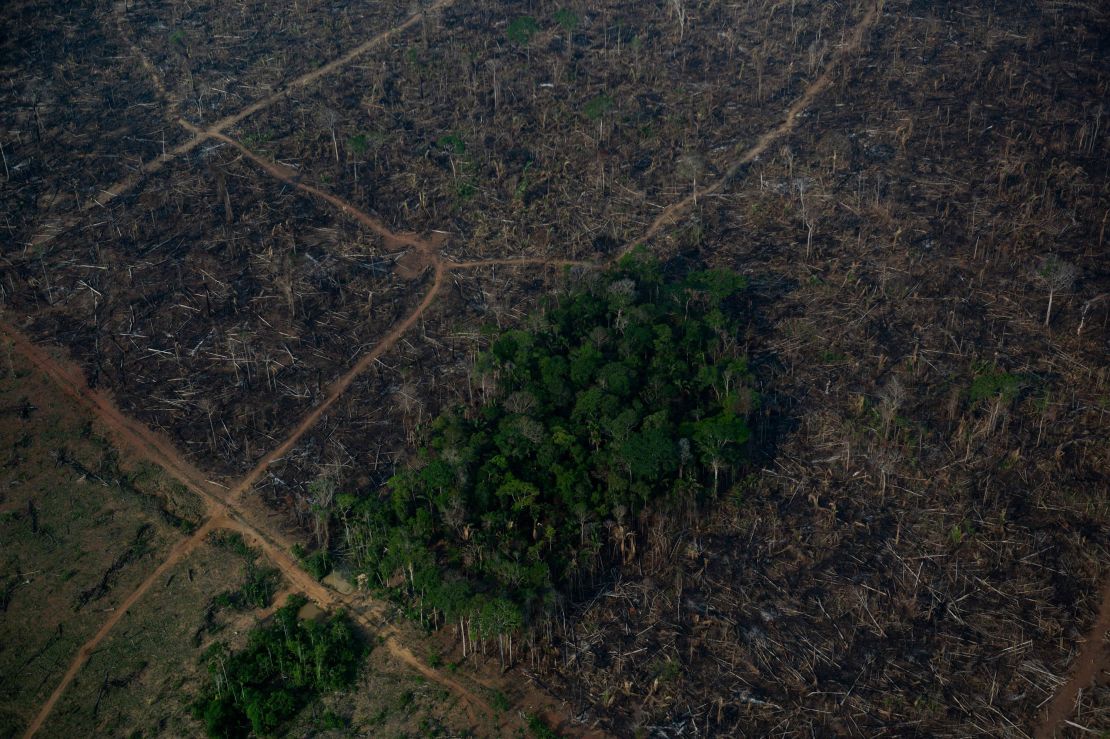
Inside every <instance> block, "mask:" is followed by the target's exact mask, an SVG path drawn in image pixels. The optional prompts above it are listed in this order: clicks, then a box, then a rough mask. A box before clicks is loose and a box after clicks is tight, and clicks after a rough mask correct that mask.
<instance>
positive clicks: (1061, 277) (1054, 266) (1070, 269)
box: [1037, 256, 1079, 326]
mask: <svg viewBox="0 0 1110 739" xmlns="http://www.w3.org/2000/svg"><path fill="white" fill-rule="evenodd" d="M1078 275H1079V270H1078V269H1076V267H1075V265H1074V264H1071V263H1070V262H1064V261H1061V260H1060V259H1058V258H1057V257H1055V256H1050V257H1048V258H1047V259H1045V260H1044V262H1043V263H1042V265H1041V268H1040V269H1039V270H1037V281H1038V282H1040V283H1041V284H1042V285H1044V287H1045V289H1047V290H1048V308H1047V309H1046V310H1045V313H1044V325H1045V326H1047V325H1048V324H1049V321H1051V320H1052V301H1053V298H1055V297H1056V294H1057V293H1061V292H1066V291H1068V290H1070V289H1071V286H1072V285H1073V284H1074V283H1075V278H1076V277H1078Z"/></svg>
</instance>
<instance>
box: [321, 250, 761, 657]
mask: <svg viewBox="0 0 1110 739" xmlns="http://www.w3.org/2000/svg"><path fill="white" fill-rule="evenodd" d="M744 289H745V281H744V279H743V278H742V277H740V276H739V275H736V274H734V273H732V272H728V271H723V270H706V271H693V272H689V273H687V274H685V275H684V276H681V277H674V278H669V279H665V278H664V274H663V270H662V267H661V266H660V265H659V264H658V263H657V262H655V261H649V260H646V259H644V258H642V257H638V256H637V257H629V258H626V259H624V260H622V262H621V263H620V265H619V266H618V267H617V268H614V269H612V270H609V271H607V272H604V273H591V274H589V275H587V276H586V277H585V278H584V284H583V285H582V286H580V287H578V288H576V289H574V290H572V291H569V292H567V293H565V294H562V295H560V296H558V297H557V298H554V299H552V300H550V301H549V302H548V304H546V305H545V306H543V308H542V309H541V310H540V311H539V312H538V313H537V314H536V315H534V316H533V317H532V318H531V319H530V320H529V321H528V322H527V323H526V328H521V329H517V330H510V331H505V332H503V333H501V334H500V335H499V336H497V337H496V338H495V339H493V341H492V344H491V345H490V346H489V349H488V351H485V352H484V353H482V354H481V355H480V356H479V358H478V360H477V362H476V367H475V370H474V383H475V385H477V386H479V387H480V388H481V391H480V392H481V393H482V395H483V400H482V402H481V403H480V404H477V405H475V406H474V407H463V408H455V409H453V410H451V411H449V412H447V413H445V414H443V415H442V416H441V417H440V418H438V419H437V420H436V421H435V422H434V424H433V425H432V427H431V429H430V431H429V433H428V434H427V436H428V442H427V444H426V446H424V447H423V448H421V449H419V451H418V452H417V454H416V455H415V462H414V464H413V465H412V466H411V467H409V468H407V469H402V470H400V471H398V472H397V473H396V474H395V475H394V477H392V478H391V479H390V480H389V481H388V484H387V485H386V487H385V489H384V490H383V491H382V493H381V494H380V495H372V496H367V497H364V498H361V499H359V498H356V497H355V496H352V495H342V496H339V498H338V499H337V500H338V504H339V505H338V507H337V512H336V515H337V517H338V519H339V520H338V523H339V529H340V531H341V537H340V538H341V540H342V551H340V552H339V554H341V556H343V558H344V559H345V561H346V562H347V564H348V565H349V566H350V567H351V568H352V569H353V570H355V571H357V572H364V573H367V574H368V575H369V576H370V579H371V581H372V582H374V583H378V584H380V585H381V586H382V587H385V586H386V585H387V584H388V585H392V586H393V590H394V593H395V594H396V595H398V596H400V597H401V599H402V600H403V601H404V602H406V603H407V604H408V605H409V606H410V607H411V608H412V609H413V613H414V614H415V613H419V614H420V616H421V618H424V617H431V619H432V621H440V620H446V621H448V622H452V621H456V620H458V619H468V620H471V621H476V622H477V626H478V627H479V629H480V631H479V636H480V637H481V636H489V635H492V634H498V635H500V634H505V633H511V632H512V631H514V630H515V629H517V628H518V627H520V626H521V625H523V624H524V623H526V622H528V621H529V620H530V619H531V618H532V617H533V616H535V615H536V614H538V613H543V612H545V611H546V610H547V608H548V607H549V606H550V605H551V603H552V602H553V601H554V598H555V594H556V593H557V592H564V593H565V592H573V591H576V590H577V589H580V588H582V587H585V586H586V585H588V584H589V583H591V582H593V580H594V577H595V575H596V574H597V573H598V572H599V571H603V568H604V567H606V566H607V564H611V561H610V562H607V557H608V558H609V559H610V560H611V559H612V557H614V556H616V555H615V554H614V555H612V556H610V555H608V554H607V553H608V552H615V551H616V550H617V549H618V548H619V549H620V551H621V552H622V556H623V552H624V546H623V544H622V543H621V542H622V541H624V540H625V539H627V537H628V536H629V534H630V533H631V532H632V531H634V529H635V526H636V520H637V516H638V514H639V513H640V512H641V511H642V510H643V509H644V508H645V506H649V505H653V504H656V503H659V502H661V501H679V500H681V501H689V500H691V499H702V498H705V497H707V496H711V495H714V494H715V493H716V492H717V491H718V490H719V489H720V488H721V487H722V486H723V485H724V484H726V483H727V482H728V481H729V478H730V476H732V475H733V474H734V471H735V470H736V469H737V467H738V466H739V465H740V464H741V463H742V461H743V459H744V451H745V442H746V441H747V439H748V437H749V430H748V424H747V417H748V414H749V412H750V411H751V409H752V407H753V405H754V404H755V403H756V402H757V399H756V396H755V393H754V391H753V390H752V389H751V387H750V384H749V382H750V379H751V378H750V375H749V371H748V366H747V361H746V358H745V356H744V355H743V352H742V349H741V346H740V342H739V337H740V335H741V334H742V327H743V324H744V322H745V318H746V316H745V311H744V309H743V299H742V293H743V291H744ZM618 538H620V539H621V541H617V539H618Z"/></svg>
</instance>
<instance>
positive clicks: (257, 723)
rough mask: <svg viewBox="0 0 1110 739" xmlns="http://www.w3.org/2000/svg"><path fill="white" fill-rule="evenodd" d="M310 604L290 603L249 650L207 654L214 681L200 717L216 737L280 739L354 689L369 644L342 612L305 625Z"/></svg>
mask: <svg viewBox="0 0 1110 739" xmlns="http://www.w3.org/2000/svg"><path fill="white" fill-rule="evenodd" d="M305 603H307V600H305V598H303V597H301V596H290V597H289V600H288V602H287V603H286V605H285V606H284V607H282V608H280V609H279V610H278V611H277V613H276V614H275V615H274V617H273V619H272V620H271V621H270V622H269V623H267V624H265V625H261V626H257V627H255V629H254V630H252V631H251V634H250V638H249V641H248V643H247V646H246V648H244V649H243V650H241V651H239V652H231V651H230V650H229V649H228V647H227V645H226V644H223V643H222V642H218V643H216V644H214V645H213V646H212V647H210V648H209V649H208V651H207V652H206V653H205V661H206V662H207V664H208V678H209V679H208V682H207V684H206V685H205V687H204V689H203V690H202V692H201V694H200V697H199V698H198V699H197V700H196V701H195V702H194V703H193V715H194V716H195V717H196V718H197V719H200V720H202V721H203V722H204V727H205V730H206V731H207V732H208V735H209V736H211V737H220V738H221V739H223V738H227V739H231V738H232V737H246V736H249V735H250V734H251V732H253V733H254V734H256V735H258V736H267V735H270V734H274V733H276V732H277V730H278V729H280V728H281V726H282V725H283V724H285V723H286V722H287V721H289V720H290V719H292V718H293V717H294V716H295V715H296V714H297V713H298V712H299V711H300V710H301V709H302V708H304V707H305V706H306V705H308V704H309V703H311V702H312V701H313V700H314V699H315V698H316V697H317V696H318V695H320V694H322V693H326V692H330V691H334V690H341V689H344V688H349V687H350V686H351V685H353V684H354V681H355V678H356V677H357V676H358V668H359V665H360V664H361V663H362V658H363V656H365V654H366V651H367V648H366V646H365V644H363V642H361V641H360V640H359V638H358V636H357V635H356V633H355V630H354V627H353V626H352V624H351V622H350V620H349V619H348V617H347V616H346V615H345V614H344V613H342V612H338V613H335V614H334V615H332V616H329V617H327V618H325V619H322V620H319V621H311V620H308V621H302V620H299V619H298V618H297V611H298V610H299V609H300V608H301V606H303V605H304V604H305Z"/></svg>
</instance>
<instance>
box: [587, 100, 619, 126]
mask: <svg viewBox="0 0 1110 739" xmlns="http://www.w3.org/2000/svg"><path fill="white" fill-rule="evenodd" d="M612 107H613V98H611V97H609V96H608V95H598V96H597V97H595V98H594V99H592V100H590V101H589V102H588V103H586V104H585V105H584V106H582V112H583V113H585V114H586V117H587V118H589V119H590V120H591V121H596V120H598V119H599V118H601V116H603V115H605V114H606V113H607V112H609V109H610V108H612Z"/></svg>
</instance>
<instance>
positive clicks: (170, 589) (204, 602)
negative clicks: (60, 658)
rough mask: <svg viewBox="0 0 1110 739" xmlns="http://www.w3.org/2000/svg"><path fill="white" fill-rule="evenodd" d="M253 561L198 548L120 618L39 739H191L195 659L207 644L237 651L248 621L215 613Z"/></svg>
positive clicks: (200, 668)
mask: <svg viewBox="0 0 1110 739" xmlns="http://www.w3.org/2000/svg"><path fill="white" fill-rule="evenodd" d="M244 561H246V562H253V560H252V559H246V558H244V556H243V555H242V554H241V553H239V552H237V551H235V549H234V548H232V547H229V546H225V545H223V544H221V543H219V542H214V541H211V540H210V541H206V542H205V543H204V544H202V545H201V546H200V547H198V548H197V550H196V551H194V552H193V553H191V554H190V555H189V556H188V557H187V558H186V559H185V560H183V561H182V562H180V563H179V564H178V565H177V566H175V567H174V568H173V569H171V570H170V572H169V574H168V575H167V576H166V579H165V580H164V581H163V582H162V583H160V584H157V585H155V586H154V587H153V588H152V589H151V590H150V592H149V593H147V595H146V596H144V597H143V599H142V600H140V601H139V603H138V604H137V605H136V606H135V607H134V608H133V609H132V610H131V612H129V613H128V615H127V616H126V617H125V618H124V620H123V621H122V622H121V623H120V624H119V626H117V627H116V630H115V631H114V632H112V633H111V634H110V635H109V636H108V638H107V639H106V640H105V641H104V642H103V643H102V644H101V645H100V647H99V648H98V649H97V651H96V653H95V654H94V655H93V657H92V658H91V659H90V660H89V662H88V663H87V664H86V665H85V667H84V668H83V669H82V671H81V673H80V674H79V675H78V676H77V678H76V679H75V680H74V682H73V684H72V685H71V686H70V688H69V690H68V691H67V692H66V693H65V694H64V695H63V696H62V698H61V700H60V701H59V703H58V705H57V707H56V708H55V710H54V713H53V714H52V715H51V717H50V718H49V719H48V720H47V723H46V724H45V725H44V727H43V735H44V736H65V735H81V734H88V733H90V732H91V733H95V734H96V735H97V736H128V737H130V736H195V735H197V734H198V733H200V732H201V731H202V729H201V727H200V725H199V724H198V723H197V722H195V721H194V720H193V719H192V718H191V716H190V715H189V703H190V701H191V699H192V698H193V696H195V695H196V694H197V692H198V690H199V686H200V684H201V681H202V680H203V679H204V677H205V672H204V670H205V666H204V664H203V663H202V660H201V655H202V654H203V653H204V651H205V649H207V648H208V646H209V645H210V644H211V643H212V642H213V641H214V640H215V639H217V638H218V639H220V640H221V641H226V642H229V643H231V644H237V643H238V642H241V641H242V640H243V639H245V636H246V632H247V631H249V629H250V627H251V626H252V625H253V624H254V622H255V621H256V616H254V615H253V614H252V613H248V612H241V611H236V610H235V609H232V608H225V607H221V606H220V604H219V603H218V602H217V597H214V595H213V594H215V593H228V592H239V591H240V590H241V589H242V588H243V585H244V583H245V582H249V579H248V578H247V577H246V576H245V571H246V570H247V569H248V568H249V567H250V565H245V564H244Z"/></svg>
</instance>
